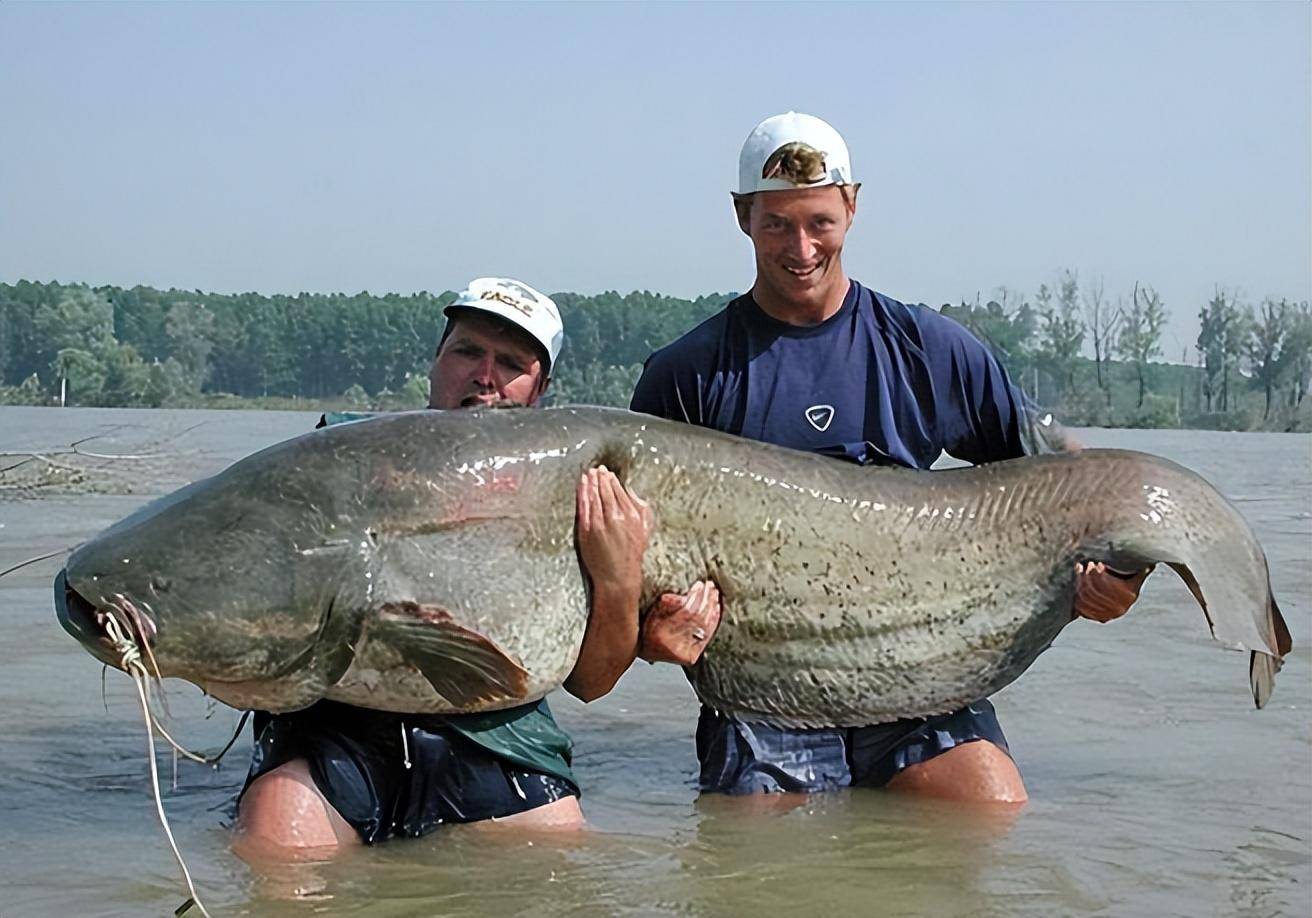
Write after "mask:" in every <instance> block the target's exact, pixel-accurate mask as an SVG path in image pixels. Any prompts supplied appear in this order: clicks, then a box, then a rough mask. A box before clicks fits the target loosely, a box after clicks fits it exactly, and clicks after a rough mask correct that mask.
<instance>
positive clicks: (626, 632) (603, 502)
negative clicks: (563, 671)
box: [565, 466, 720, 701]
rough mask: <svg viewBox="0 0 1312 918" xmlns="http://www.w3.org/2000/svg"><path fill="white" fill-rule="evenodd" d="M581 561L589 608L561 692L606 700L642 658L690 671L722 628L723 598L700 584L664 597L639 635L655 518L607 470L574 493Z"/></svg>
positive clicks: (589, 476) (594, 473)
mask: <svg viewBox="0 0 1312 918" xmlns="http://www.w3.org/2000/svg"><path fill="white" fill-rule="evenodd" d="M576 512H577V528H578V544H579V557H580V560H581V561H582V562H583V568H584V572H585V573H586V575H587V577H588V581H589V584H590V587H591V604H590V610H589V615H588V626H587V630H586V631H585V632H584V634H583V645H582V647H581V648H580V649H579V658H578V662H577V663H575V665H574V670H573V672H571V673H570V674H569V677H568V678H567V679H566V680H565V690H566V691H568V692H569V693H570V694H571V695H574V696H575V697H576V698H579V699H580V700H582V701H593V700H595V699H597V698H600V697H601V696H602V695H605V694H606V693H607V692H609V691H610V690H611V689H612V688H614V687H615V683H616V682H618V681H619V678H620V676H622V675H624V673H625V671H626V670H627V669H628V668H629V667H630V666H631V665H633V661H634V660H635V659H637V657H638V656H639V655H641V656H642V657H643V659H646V660H648V661H650V662H653V663H656V662H665V663H678V664H681V665H684V666H691V665H692V664H693V663H696V662H697V660H698V658H699V657H700V656H701V653H702V651H703V650H705V649H706V645H707V644H708V643H710V640H711V637H712V636H713V635H714V634H715V629H716V627H717V626H718V625H719V623H720V593H719V590H717V589H716V587H715V584H713V583H711V582H710V581H699V582H698V583H696V584H694V585H693V587H692V588H691V589H690V590H689V591H688V592H687V593H684V594H682V595H680V594H677V593H665V594H663V595H662V596H661V597H660V598H659V599H658V600H657V601H656V603H655V604H654V606H653V608H652V612H651V613H650V614H649V615H648V619H647V621H646V622H645V624H644V626H643V627H642V630H641V633H640V632H639V622H638V613H639V609H638V606H639V603H640V602H641V601H642V557H643V554H644V553H645V552H646V550H647V538H648V536H649V535H650V533H651V526H652V514H651V509H650V508H649V507H648V506H647V504H646V502H645V501H643V500H641V499H640V498H638V497H637V496H635V495H634V494H633V493H631V492H630V491H629V490H628V489H626V488H625V487H624V486H623V485H622V484H620V482H619V479H618V478H616V477H615V475H614V473H613V472H611V471H609V470H608V469H607V468H606V467H605V466H601V467H599V468H596V469H590V470H588V471H587V472H585V473H584V475H583V478H582V479H581V480H580V481H579V487H578V491H577V495H576Z"/></svg>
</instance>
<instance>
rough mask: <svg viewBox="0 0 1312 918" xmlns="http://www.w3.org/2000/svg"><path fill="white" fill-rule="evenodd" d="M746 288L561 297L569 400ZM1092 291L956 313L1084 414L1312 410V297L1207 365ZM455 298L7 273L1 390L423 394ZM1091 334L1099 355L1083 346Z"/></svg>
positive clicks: (0, 331) (606, 397)
mask: <svg viewBox="0 0 1312 918" xmlns="http://www.w3.org/2000/svg"><path fill="white" fill-rule="evenodd" d="M734 295H735V294H715V295H711V296H704V297H699V298H697V299H694V300H684V299H679V298H676V297H669V296H662V295H660V294H655V293H651V292H648V291H638V292H634V293H630V294H627V295H624V296H621V295H620V294H618V293H615V292H607V293H603V294H600V295H597V296H581V295H579V294H573V293H556V294H553V297H554V298H555V299H556V301H557V303H558V304H559V305H560V308H561V313H562V317H563V319H564V322H565V327H566V339H565V347H564V350H563V351H562V352H561V355H560V359H559V361H558V363H557V365H556V366H555V367H554V368H553V371H552V375H553V384H552V388H551V390H550V397H551V399H552V400H553V401H554V402H555V403H556V404H567V403H585V404H602V405H615V406H623V405H627V404H628V401H629V397H630V394H631V393H632V390H633V385H634V383H635V382H636V380H637V378H638V375H639V374H640V373H641V371H642V365H643V362H644V361H645V360H646V359H647V357H648V356H649V355H650V354H651V353H652V352H653V351H655V350H657V349H659V348H661V347H663V346H664V345H666V344H668V343H669V342H671V341H673V340H674V339H675V338H677V337H678V336H679V335H681V334H683V333H684V332H686V331H688V330H690V329H691V328H693V327H694V326H696V325H697V324H699V323H700V322H702V321H704V320H706V319H707V318H709V317H710V316H712V315H714V314H715V313H716V312H718V311H719V310H721V309H722V308H723V307H724V306H725V304H726V303H727V302H728V301H729V300H730V299H731V298H732V297H733V296H734ZM1080 296H1081V291H1080V286H1079V284H1078V283H1077V279H1076V276H1075V274H1074V273H1073V272H1069V271H1068V272H1064V273H1063V274H1062V275H1061V277H1060V278H1059V280H1058V282H1057V283H1056V284H1055V285H1054V287H1052V288H1048V287H1046V286H1045V287H1042V288H1040V290H1039V292H1038V294H1037V295H1036V297H1035V298H1034V301H1033V303H1031V302H1029V301H1027V300H1026V298H1025V296H1024V295H1022V294H1020V293H1017V292H1015V291H1012V290H1008V289H1006V288H1000V289H999V290H998V291H997V292H996V293H995V294H994V297H993V298H992V299H990V300H989V301H988V302H986V303H983V304H981V303H980V302H979V299H978V298H976V301H975V302H974V303H964V302H963V303H962V304H960V305H959V306H944V307H943V313H944V314H945V315H948V316H951V317H952V318H955V319H956V320H957V321H959V322H961V323H962V324H963V325H965V326H966V327H967V328H969V329H970V330H971V331H973V332H974V333H975V334H976V335H977V336H978V337H979V338H981V339H982V340H983V341H985V343H986V344H988V346H989V347H990V348H992V350H993V352H994V353H995V354H996V355H997V357H998V358H999V360H1000V361H1001V362H1002V363H1003V364H1004V366H1006V367H1007V369H1008V371H1009V372H1010V373H1011V375H1012V378H1013V379H1015V380H1016V381H1018V382H1024V383H1025V384H1027V386H1029V387H1030V388H1032V389H1033V390H1034V391H1033V392H1032V393H1031V395H1035V396H1037V397H1038V398H1039V400H1040V402H1041V403H1042V404H1044V405H1045V406H1046V407H1048V408H1051V409H1053V410H1055V411H1056V412H1057V414H1058V415H1059V416H1060V417H1062V418H1063V419H1064V420H1065V421H1067V422H1068V423H1071V424H1089V425H1100V426H1101V425H1120V424H1134V425H1151V426H1174V425H1176V424H1179V423H1181V421H1183V422H1184V423H1188V424H1204V425H1206V426H1221V427H1237V428H1240V429H1244V428H1247V427H1250V426H1254V425H1259V424H1264V425H1265V426H1268V427H1276V428H1279V429H1306V428H1307V427H1308V426H1309V425H1310V424H1312V400H1309V399H1305V396H1306V394H1307V392H1308V391H1309V386H1310V385H1312V311H1309V308H1308V304H1307V303H1288V302H1285V301H1278V302H1276V301H1267V302H1266V303H1264V304H1263V307H1262V310H1261V313H1260V317H1259V319H1258V320H1257V321H1253V320H1252V319H1251V311H1250V310H1249V309H1248V308H1247V307H1244V306H1243V305H1242V304H1240V303H1239V302H1238V300H1237V299H1236V298H1235V297H1233V296H1229V295H1225V294H1221V293H1219V292H1218V295H1217V297H1216V298H1215V299H1214V300H1213V301H1212V302H1211V303H1209V304H1208V306H1207V307H1205V308H1204V309H1203V313H1202V318H1203V321H1204V333H1203V334H1201V335H1200V337H1199V345H1198V348H1199V354H1200V357H1201V358H1202V361H1203V363H1204V366H1203V367H1202V368H1195V367H1188V366H1183V365H1178V364H1164V363H1160V362H1157V361H1158V359H1159V358H1160V356H1161V329H1162V323H1163V322H1164V321H1165V315H1166V311H1165V307H1164V306H1163V304H1162V303H1161V300H1160V298H1159V297H1158V296H1157V295H1156V293H1154V292H1153V291H1152V289H1151V288H1147V287H1145V288H1142V289H1136V291H1135V294H1134V297H1133V300H1134V307H1133V308H1132V309H1130V310H1125V309H1123V308H1122V307H1120V305H1119V302H1120V301H1119V300H1118V301H1117V303H1118V305H1117V308H1116V309H1115V310H1112V309H1110V308H1105V307H1106V304H1105V303H1104V301H1103V297H1102V288H1101V284H1098V283H1094V284H1092V285H1085V287H1084V290H1083V312H1082V313H1081V312H1080V311H1079V304H1080ZM452 298H454V294H452V293H443V294H441V295H433V294H430V293H426V292H421V293H417V294H414V295H411V296H400V295H397V294H388V295H385V296H373V295H371V294H369V293H365V292H362V293H358V294H354V295H346V294H308V293H301V294H297V295H294V296H282V295H278V296H263V295H260V294H255V293H242V294H232V295H222V294H210V293H204V292H201V291H195V290H191V291H182V290H154V289H151V288H149V287H133V288H131V289H122V288H116V287H97V288H91V287H88V286H86V285H84V284H68V285H66V284H58V283H49V284H37V283H31V282H29V281H19V282H18V283H16V284H13V285H7V284H0V404H54V403H57V401H58V398H59V392H60V383H61V381H64V382H65V383H66V385H67V396H68V402H69V404H74V405H139V406H152V407H183V406H199V407H212V408H224V407H268V408H297V409H308V408H317V409H320V410H323V409H345V408H354V409H362V408H364V409H369V410H382V409H403V408H418V407H422V406H423V405H425V404H427V400H428V380H427V374H428V368H429V364H430V363H431V361H432V356H433V350H434V347H435V345H436V342H437V340H438V337H439V335H440V333H441V329H442V325H443V323H444V318H443V315H442V309H443V307H444V306H445V305H446V304H447V303H449V302H450V301H451V299H452ZM1118 323H1119V327H1118ZM1090 333H1092V334H1093V335H1094V336H1095V339H1096V340H1095V341H1094V351H1095V355H1096V356H1097V359H1096V360H1088V359H1086V358H1084V357H1083V356H1081V354H1080V353H1079V352H1080V348H1081V345H1082V343H1083V341H1084V339H1085V337H1086V336H1087V335H1088V334H1090ZM1109 353H1115V354H1116V355H1118V356H1120V357H1121V358H1122V360H1121V361H1119V362H1118V361H1113V360H1111V359H1110V357H1109ZM1218 409H1219V410H1218ZM1181 414H1183V415H1184V417H1183V418H1181ZM1263 418H1265V421H1263Z"/></svg>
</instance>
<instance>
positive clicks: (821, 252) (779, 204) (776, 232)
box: [737, 185, 856, 322]
mask: <svg viewBox="0 0 1312 918" xmlns="http://www.w3.org/2000/svg"><path fill="white" fill-rule="evenodd" d="M737 211H738V222H739V225H740V226H741V227H742V230H743V232H745V233H746V234H747V235H748V236H750V237H751V238H752V245H753V247H755V249H756V284H755V285H754V286H753V288H752V293H753V295H754V297H755V299H756V302H757V304H758V305H760V306H761V308H762V309H764V310H765V311H766V312H768V313H770V314H771V315H774V316H775V317H776V318H780V319H783V320H784V321H790V317H796V318H797V319H799V320H805V321H806V322H809V321H811V319H812V318H813V316H814V314H815V313H816V312H817V311H821V310H824V307H825V306H826V304H832V303H833V302H834V300H835V298H837V302H838V303H839V304H841V302H842V298H843V296H844V295H845V294H846V292H847V276H846V275H845V274H844V273H843V265H842V259H841V255H842V251H843V240H844V239H845V238H846V236H847V231H848V229H849V228H850V227H851V226H852V217H853V216H854V215H855V213H856V189H855V187H852V186H848V188H847V190H846V191H844V189H843V188H842V187H840V186H838V185H824V186H822V187H819V188H799V189H797V190H795V191H760V192H757V193H756V194H754V195H752V196H751V199H750V200H742V201H739V202H738V205H737ZM835 310H836V306H835Z"/></svg>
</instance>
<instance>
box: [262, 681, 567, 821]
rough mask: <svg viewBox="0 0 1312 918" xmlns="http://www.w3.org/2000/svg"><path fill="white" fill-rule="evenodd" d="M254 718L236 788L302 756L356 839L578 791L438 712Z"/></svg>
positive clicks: (323, 705)
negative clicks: (486, 744)
mask: <svg viewBox="0 0 1312 918" xmlns="http://www.w3.org/2000/svg"><path fill="white" fill-rule="evenodd" d="M254 726H255V749H254V755H253V756H252V758H251V769H250V773H249V774H248V775H247V777H246V784H245V786H244V787H243V788H242V794H245V793H246V788H248V787H250V786H251V782H252V781H254V780H255V779H256V778H259V777H260V776H261V775H264V774H267V773H268V772H270V771H272V770H273V769H275V768H277V767H279V766H280V765H285V764H286V763H287V762H290V761H292V760H293V759H305V760H306V762H307V763H308V764H309V768H310V777H312V778H313V779H314V784H315V787H317V788H318V789H319V792H320V793H321V794H323V795H324V797H325V798H326V799H327V801H328V802H329V803H330V804H332V806H333V809H335V810H337V812H338V813H340V814H341V815H342V818H343V819H345V820H346V821H347V822H349V823H350V824H351V826H352V828H354V829H355V831H356V832H357V833H359V835H360V838H361V839H363V840H364V842H365V843H366V844H372V843H373V842H377V841H382V840H383V839H386V838H391V837H395V836H409V837H415V836H419V835H424V834H427V833H428V832H431V831H433V830H434V829H437V828H438V827H439V826H441V825H442V824H443V823H452V822H476V821H478V820H483V819H491V818H494V817H501V816H509V815H511V814H512V813H522V812H524V811H526V810H532V809H536V808H537V807H540V806H543V805H545V804H548V803H553V802H555V801H556V800H559V799H561V798H562V797H577V796H579V789H578V787H577V786H575V785H574V784H572V783H570V782H568V781H566V780H564V779H563V778H560V777H558V776H556V775H552V774H547V773H545V772H540V771H534V770H531V769H527V768H523V767H520V766H519V765H517V764H515V763H513V762H510V761H508V760H506V759H503V758H501V757H499V756H497V755H494V754H493V753H492V752H489V751H488V750H487V749H485V748H483V747H482V746H480V745H479V744H478V743H475V742H473V741H472V740H470V739H469V738H467V737H466V736H464V735H463V734H462V733H460V732H459V731H458V730H455V729H453V728H451V727H449V726H446V725H444V724H443V723H442V719H441V718H440V717H433V716H427V717H426V716H424V715H401V714H388V713H384V712H382V711H372V710H366V709H363V708H354V707H351V706H350V705H344V704H337V703H335V702H331V701H320V702H318V703H317V704H314V705H312V706H311V707H309V708H306V709H305V710H303V711H297V712H295V713H293V714H276V715H269V714H266V713H263V712H256V715H255V724H254ZM240 799H241V798H240V796H239V797H238V804H239V805H240Z"/></svg>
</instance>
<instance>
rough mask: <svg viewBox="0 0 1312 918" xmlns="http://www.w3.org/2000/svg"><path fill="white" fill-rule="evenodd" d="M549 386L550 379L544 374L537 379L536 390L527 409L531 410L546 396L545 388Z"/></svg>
mask: <svg viewBox="0 0 1312 918" xmlns="http://www.w3.org/2000/svg"><path fill="white" fill-rule="evenodd" d="M549 385H551V377H550V376H547V375H546V374H545V373H544V374H543V375H542V376H540V377H539V378H538V385H537V389H535V390H534V392H533V401H531V402H529V403H528V407H530V408H532V407H533V406H534V405H536V404H537V403H538V402H540V401H541V400H542V396H544V395H546V394H547V386H549Z"/></svg>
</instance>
